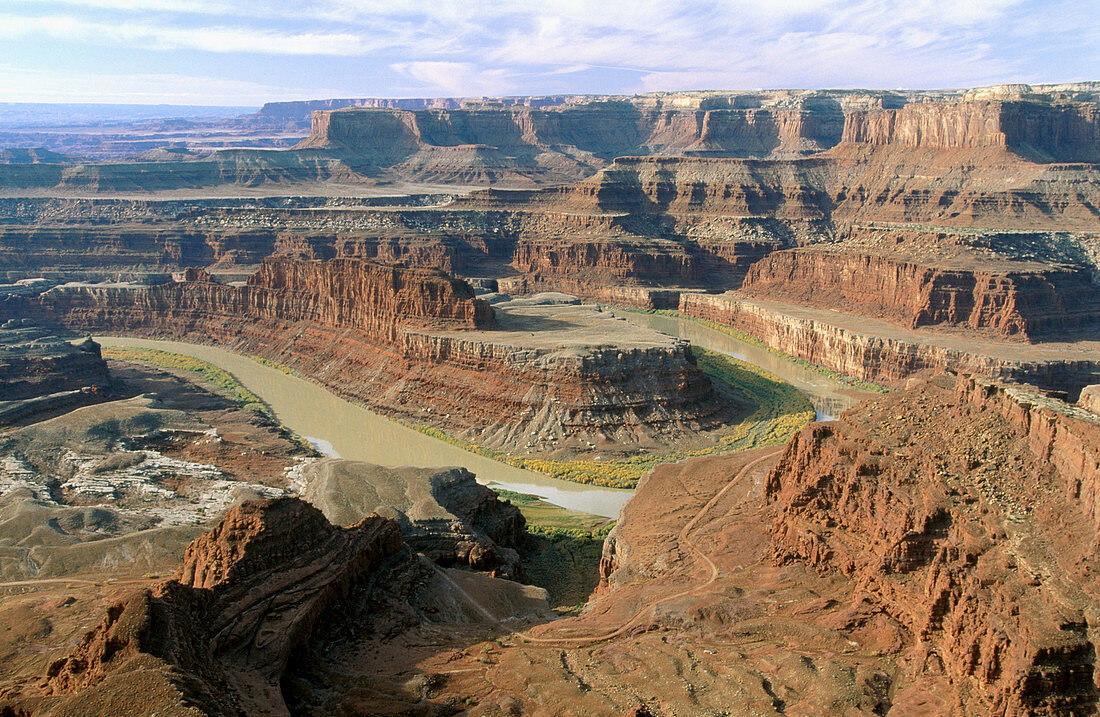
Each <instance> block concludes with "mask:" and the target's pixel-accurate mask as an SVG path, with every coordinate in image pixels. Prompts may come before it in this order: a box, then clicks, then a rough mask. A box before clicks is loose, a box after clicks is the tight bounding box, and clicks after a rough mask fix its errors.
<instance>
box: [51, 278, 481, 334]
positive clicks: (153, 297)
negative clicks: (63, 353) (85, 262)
mask: <svg viewBox="0 0 1100 717" xmlns="http://www.w3.org/2000/svg"><path fill="white" fill-rule="evenodd" d="M192 278H198V279H200V280H199V281H188V282H180V283H173V284H163V285H160V286H154V287H148V288H137V289H135V288H132V287H100V286H96V285H88V286H62V287H58V288H56V289H53V290H52V291H50V292H47V293H46V294H44V295H43V296H42V297H41V299H40V300H39V303H40V304H41V306H43V307H44V309H45V311H46V312H47V314H48V315H50V316H52V317H53V318H54V319H55V320H61V321H62V322H63V323H64V324H66V325H68V326H72V327H85V328H109V327H113V328H115V329H123V330H126V329H140V328H142V327H145V328H153V327H155V326H157V325H158V323H160V322H165V321H167V322H169V323H170V322H172V321H175V322H178V323H179V324H180V325H181V326H180V328H183V329H184V330H187V331H191V330H194V331H201V330H202V328H203V326H202V324H203V323H204V322H208V321H209V322H221V324H222V325H225V324H226V323H227V322H231V321H232V320H234V319H237V320H240V319H243V318H244V317H250V318H252V319H254V320H257V321H269V322H275V323H284V324H293V323H295V322H313V323H317V324H322V325H326V326H329V327H330V328H333V329H354V330H355V331H357V332H359V333H361V334H362V335H364V336H365V337H369V338H372V339H375V340H388V341H393V340H396V337H397V335H398V332H399V329H400V328H401V327H410V328H414V327H415V328H466V329H472V328H479V327H487V326H491V325H492V323H493V310H492V308H491V307H490V306H489V305H488V304H486V303H485V302H484V301H481V300H479V299H475V298H474V294H473V290H472V289H470V287H469V286H468V285H467V284H465V283H463V282H460V281H458V280H456V279H453V278H451V277H449V276H447V275H445V274H442V273H441V272H438V271H433V270H430V269H403V268H397V267H387V266H383V265H380V264H374V263H371V262H364V261H358V260H354V259H336V260H332V261H330V262H324V263H322V262H316V261H295V260H291V259H271V260H268V261H265V262H264V263H263V264H262V265H261V266H260V268H259V270H258V271H257V272H256V273H255V274H253V275H252V276H251V277H250V278H249V280H248V283H247V285H246V286H244V287H230V286H225V285H222V284H216V283H213V282H211V281H209V280H208V276H206V275H204V274H195V275H193V276H192ZM214 325H216V324H214Z"/></svg>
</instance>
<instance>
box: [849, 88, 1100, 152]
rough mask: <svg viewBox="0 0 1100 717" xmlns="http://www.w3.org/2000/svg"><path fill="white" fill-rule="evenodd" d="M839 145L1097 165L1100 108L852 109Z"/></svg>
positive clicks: (973, 104) (961, 105)
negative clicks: (992, 153)
mask: <svg viewBox="0 0 1100 717" xmlns="http://www.w3.org/2000/svg"><path fill="white" fill-rule="evenodd" d="M841 143H842V144H843V145H860V144H864V145H871V146H887V145H893V146H902V147H907V148H911V149H933V150H942V149H982V148H995V149H1004V150H1008V151H1011V152H1013V153H1015V154H1017V155H1019V156H1021V157H1023V158H1025V159H1027V160H1030V161H1034V162H1097V161H1100V107H1098V106H1097V104H1096V103H1094V102H1086V103H1080V102H1073V103H1050V102H1026V101H999V100H977V101H964V102H934V103H914V104H908V105H906V106H905V107H902V108H901V109H872V110H863V111H855V112H851V113H849V114H848V115H847V117H846V118H845V122H844V134H843V137H842V139H841Z"/></svg>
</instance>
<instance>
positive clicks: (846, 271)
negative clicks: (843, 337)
mask: <svg viewBox="0 0 1100 717" xmlns="http://www.w3.org/2000/svg"><path fill="white" fill-rule="evenodd" d="M739 294H741V295H744V296H747V297H755V298H762V299H771V300H775V301H786V302H793V303H799V304H805V305H809V306H815V307H820V308H827V309H828V308H837V309H840V310H842V311H846V312H850V313H854V314H860V315H867V316H873V317H877V318H885V319H887V320H890V321H896V322H898V323H900V324H902V325H904V326H908V327H910V328H916V327H919V326H957V327H962V328H966V329H969V330H970V331H973V332H975V333H978V334H987V335H990V336H996V337H1003V338H1016V339H1023V340H1035V339H1038V338H1040V337H1043V336H1052V335H1054V336H1065V335H1066V334H1067V333H1069V332H1073V331H1074V330H1078V329H1080V328H1082V327H1088V326H1091V325H1092V324H1093V323H1094V322H1095V320H1096V316H1097V312H1098V309H1100V303H1097V302H1098V301H1100V300H1098V299H1097V291H1096V285H1095V284H1093V283H1092V282H1091V281H1090V280H1089V277H1088V276H1087V275H1084V274H1083V272H1081V271H1080V270H1079V269H1077V268H1076V267H1073V266H1058V265H1050V264H1040V263H1038V262H1009V261H996V260H995V259H987V260H986V261H984V262H980V263H979V262H977V261H973V260H972V261H970V262H965V261H952V260H951V259H950V258H946V257H938V258H933V257H928V258H926V259H923V260H922V259H917V260H913V259H908V258H906V257H905V256H904V255H902V256H896V255H895V256H891V255H883V254H881V253H862V252H860V251H859V250H858V249H856V248H853V249H845V248H828V247H810V248H806V249H791V250H786V251H777V252H773V253H771V254H769V255H768V256H767V257H765V258H764V259H761V260H760V261H758V262H756V263H755V264H753V265H752V267H751V268H750V269H749V271H748V273H747V275H746V277H745V280H744V282H743V284H742V286H741V289H740V290H739Z"/></svg>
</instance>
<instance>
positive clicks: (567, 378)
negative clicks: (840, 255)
mask: <svg viewBox="0 0 1100 717" xmlns="http://www.w3.org/2000/svg"><path fill="white" fill-rule="evenodd" d="M191 278H192V279H196V280H194V281H184V282H179V283H173V284H166V285H162V286H156V287H146V288H135V287H102V286H96V285H77V286H62V287H58V288H56V289H54V290H51V291H49V292H46V293H45V294H43V295H42V296H41V297H37V298H26V297H20V298H18V299H13V300H11V301H9V302H8V303H7V304H6V309H5V310H6V311H8V312H12V313H14V312H31V313H35V314H37V315H41V316H43V317H46V318H49V319H50V320H52V321H55V322H58V323H60V324H62V325H64V326H67V327H69V328H74V329H80V330H96V331H117V332H124V333H137V334H141V335H146V336H159V337H171V338H182V339H189V340H197V341H200V342H208V341H216V342H219V343H223V344H225V345H228V346H230V347H233V348H235V349H238V350H241V351H244V352H246V353H250V354H256V355H260V356H263V357H265V358H268V359H272V360H276V361H279V362H281V363H284V364H287V365H289V366H291V367H293V368H295V369H298V370H300V371H301V372H302V373H303V374H306V375H309V376H310V377H312V378H314V379H316V380H318V381H321V382H323V383H325V384H326V385H328V386H330V387H332V388H333V389H334V390H336V391H337V392H339V393H341V394H343V395H345V396H348V397H351V398H354V399H356V400H359V401H362V402H364V403H367V404H368V405H370V406H372V407H375V408H378V409H381V410H383V411H385V412H387V413H390V414H392V415H396V416H400V417H403V418H406V419H410V420H413V421H415V422H417V423H428V424H430V425H435V426H438V427H443V428H445V429H447V430H449V431H453V432H455V433H458V434H459V435H460V436H462V437H464V438H468V439H470V440H474V441H476V442H479V443H483V444H488V445H491V446H493V447H497V448H502V449H505V450H514V449H517V448H523V447H533V446H534V443H532V441H535V442H537V443H538V444H539V448H537V449H536V450H541V451H545V452H552V451H555V450H559V449H561V450H582V451H583V450H589V449H596V450H606V449H612V448H614V445H615V444H627V445H628V446H634V447H636V448H648V447H654V446H661V445H667V444H669V443H670V442H673V441H677V440H689V441H692V440H694V441H698V440H702V439H701V436H700V434H699V431H701V430H703V431H705V430H710V429H715V428H720V427H721V426H723V425H724V424H725V423H726V422H727V421H728V420H730V418H731V417H732V413H733V412H735V411H736V410H737V409H736V407H733V406H731V405H729V404H727V403H725V402H724V401H723V400H721V399H719V398H718V397H717V396H715V394H714V392H713V388H712V386H711V385H710V382H709V380H708V379H707V378H706V377H705V376H703V374H702V373H701V372H700V371H699V370H698V369H697V368H696V367H695V365H694V362H693V359H692V358H691V356H690V352H689V351H688V347H687V345H686V344H685V343H682V342H676V341H674V340H671V339H667V337H662V336H659V335H657V334H652V335H650V334H646V336H645V338H644V339H643V340H638V337H637V336H636V335H635V334H636V332H634V331H631V330H628V328H629V327H626V326H625V324H623V323H622V322H617V321H615V320H614V319H613V317H610V316H606V315H600V314H599V313H597V312H594V311H592V310H591V309H585V310H578V311H576V312H575V316H576V317H577V318H576V319H575V320H576V321H579V322H581V323H580V324H578V325H577V331H576V332H574V331H573V329H571V328H570V327H571V326H572V325H573V324H571V323H568V322H566V323H563V322H560V321H554V320H550V321H547V319H548V318H552V317H551V316H550V315H552V314H557V313H560V310H559V309H555V308H554V307H552V306H551V307H548V308H540V307H532V308H527V309H519V310H516V311H513V312H512V313H514V314H516V315H517V318H516V319H515V320H514V321H513V322H512V324H514V325H512V324H509V326H504V327H502V329H496V328H494V324H493V323H492V322H493V310H492V309H491V308H490V307H489V305H488V304H486V303H485V302H484V301H481V300H480V299H476V298H474V295H473V291H472V290H471V289H470V287H469V286H468V285H466V284H464V283H462V282H459V281H457V280H454V279H451V278H450V277H447V276H445V275H443V274H440V273H439V272H435V271H430V270H413V269H400V268H394V267H383V266H379V265H375V264H371V263H368V262H360V261H357V260H350V259H344V260H334V261H329V262H315V261H297V260H289V259H272V260H269V261H267V262H265V263H264V265H263V266H262V267H261V269H260V270H259V271H258V272H257V273H256V274H255V275H253V276H252V277H251V278H250V279H249V281H248V283H247V285H246V286H243V287H233V286H225V285H221V284H216V283H213V282H211V281H209V280H208V277H207V276H206V275H205V274H203V273H202V272H201V271H200V272H193V273H192V276H191ZM534 314H540V316H535V315H534ZM541 314H546V316H541ZM593 322H595V324H593ZM596 324H598V326H599V327H603V329H602V330H601V329H599V328H598V327H596V328H594V327H595V326H596ZM559 326H560V327H561V328H560V329H558V330H556V331H550V330H546V329H548V328H554V327H559ZM509 327H510V328H509ZM475 329H476V331H475ZM503 329H507V331H505V330H503ZM517 332H518V333H517ZM608 332H611V333H610V334H609V333H608ZM616 332H618V333H624V336H623V337H622V341H620V345H619V346H617V347H613V348H612V347H609V346H614V344H609V343H608V339H607V336H609V335H613V334H614V333H616ZM577 335H580V336H587V338H583V339H578V338H577ZM525 337H526V338H525Z"/></svg>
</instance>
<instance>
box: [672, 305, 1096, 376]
mask: <svg viewBox="0 0 1100 717" xmlns="http://www.w3.org/2000/svg"><path fill="white" fill-rule="evenodd" d="M680 311H681V312H682V313H684V314H685V315H687V316H693V317H696V318H701V319H705V320H708V321H713V322H715V323H718V324H722V325H724V326H729V327H732V328H734V329H737V330H739V331H743V332H744V333H746V334H749V335H751V336H753V337H756V338H758V339H760V340H761V341H763V342H764V343H766V344H767V345H768V346H770V347H772V348H774V349H777V350H779V351H782V352H784V353H787V354H789V355H791V356H794V357H796V358H800V359H803V360H806V361H810V362H811V363H816V364H819V365H821V366H825V367H827V368H830V369H832V370H834V371H838V372H840V373H842V374H845V375H848V376H853V377H855V378H858V379H861V380H865V381H872V382H879V383H885V384H896V383H898V382H901V381H903V380H905V379H907V378H909V377H911V376H913V375H915V374H918V373H921V372H929V371H936V370H940V369H950V370H957V371H968V372H974V373H978V374H983V375H986V376H991V377H995V378H1001V379H1006V380H1014V381H1025V382H1030V383H1034V384H1036V385H1038V386H1042V387H1043V388H1046V389H1050V390H1059V391H1066V392H1068V393H1070V394H1073V395H1076V394H1077V393H1078V392H1079V391H1081V389H1082V388H1084V387H1085V386H1087V385H1090V384H1093V383H1096V381H1097V379H1098V378H1100V357H1097V355H1096V354H1095V352H1094V351H1091V350H1087V349H1080V348H1077V347H1075V346H1074V345H1073V344H1051V345H1049V346H1047V345H1040V346H1036V347H1025V346H1023V345H1021V344H1018V343H1004V342H990V341H981V340H978V339H976V338H974V337H967V336H965V335H941V334H937V333H930V332H923V331H904V330H902V329H900V328H897V327H896V326H895V325H893V324H890V323H887V322H884V321H876V320H874V319H869V318H866V317H862V316H858V315H845V314H840V313H838V312H836V311H835V310H829V309H817V308H816V307H814V308H807V307H803V306H798V305H793V304H782V303H776V302H767V301H760V300H753V299H746V298H743V297H741V296H738V295H737V294H735V293H730V292H728V293H725V294H718V295H714V294H702V293H689V292H684V293H682V294H681V295H680ZM1067 352H1068V353H1070V354H1071V356H1070V357H1067V356H1066V353H1067ZM1073 354H1076V356H1073Z"/></svg>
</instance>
